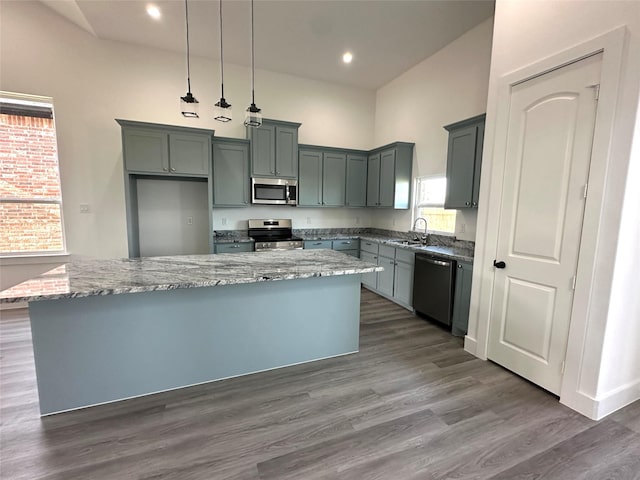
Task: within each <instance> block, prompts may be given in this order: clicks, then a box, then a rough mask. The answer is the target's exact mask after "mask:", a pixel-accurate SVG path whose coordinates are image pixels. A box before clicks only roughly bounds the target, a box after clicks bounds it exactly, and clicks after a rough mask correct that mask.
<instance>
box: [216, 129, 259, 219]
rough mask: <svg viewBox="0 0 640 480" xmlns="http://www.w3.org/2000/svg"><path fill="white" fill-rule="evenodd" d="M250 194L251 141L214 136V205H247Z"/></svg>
mask: <svg viewBox="0 0 640 480" xmlns="http://www.w3.org/2000/svg"><path fill="white" fill-rule="evenodd" d="M249 194H250V187H249V141H248V140H241V139H237V138H221V137H217V138H214V140H213V206H215V207H246V206H248V205H249V202H250V199H249Z"/></svg>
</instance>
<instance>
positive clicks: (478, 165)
mask: <svg viewBox="0 0 640 480" xmlns="http://www.w3.org/2000/svg"><path fill="white" fill-rule="evenodd" d="M483 146H484V122H482V123H481V124H480V125H478V137H477V138H476V159H475V162H474V163H473V195H472V196H471V206H472V207H475V208H478V197H479V196H480V172H481V171H482V148H483Z"/></svg>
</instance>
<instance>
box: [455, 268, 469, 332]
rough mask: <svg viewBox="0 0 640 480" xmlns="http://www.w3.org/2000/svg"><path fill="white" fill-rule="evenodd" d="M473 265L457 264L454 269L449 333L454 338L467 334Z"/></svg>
mask: <svg viewBox="0 0 640 480" xmlns="http://www.w3.org/2000/svg"><path fill="white" fill-rule="evenodd" d="M472 275H473V264H472V263H469V262H458V266H457V268H456V281H455V291H454V294H453V319H452V328H451V333H452V334H453V335H456V336H461V337H462V336H464V335H466V334H467V326H468V323H469V304H470V303H471V277H472Z"/></svg>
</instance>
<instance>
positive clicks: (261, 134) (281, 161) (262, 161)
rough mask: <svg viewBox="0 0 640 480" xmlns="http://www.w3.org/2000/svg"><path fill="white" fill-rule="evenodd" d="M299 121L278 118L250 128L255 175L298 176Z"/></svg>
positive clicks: (252, 173)
mask: <svg viewBox="0 0 640 480" xmlns="http://www.w3.org/2000/svg"><path fill="white" fill-rule="evenodd" d="M299 128H300V124H299V123H293V122H283V121H278V120H268V119H265V120H263V121H262V125H261V126H259V127H257V128H255V127H247V138H248V139H249V141H250V142H251V175H252V176H254V177H279V178H297V177H298V129H299Z"/></svg>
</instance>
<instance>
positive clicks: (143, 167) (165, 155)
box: [116, 119, 214, 258]
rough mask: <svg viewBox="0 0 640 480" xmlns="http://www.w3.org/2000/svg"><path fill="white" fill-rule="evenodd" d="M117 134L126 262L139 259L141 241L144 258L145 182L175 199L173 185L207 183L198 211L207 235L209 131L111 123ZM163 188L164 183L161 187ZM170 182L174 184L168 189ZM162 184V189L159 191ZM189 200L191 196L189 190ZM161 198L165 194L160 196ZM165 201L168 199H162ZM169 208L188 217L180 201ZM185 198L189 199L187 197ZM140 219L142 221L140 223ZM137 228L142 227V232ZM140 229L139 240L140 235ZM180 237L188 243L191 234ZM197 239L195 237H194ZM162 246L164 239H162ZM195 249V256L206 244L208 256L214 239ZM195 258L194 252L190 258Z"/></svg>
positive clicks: (210, 203)
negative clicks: (142, 195)
mask: <svg viewBox="0 0 640 480" xmlns="http://www.w3.org/2000/svg"><path fill="white" fill-rule="evenodd" d="M116 122H117V123H118V124H119V125H120V127H121V132H122V157H123V167H124V169H123V170H124V171H123V173H124V195H125V214H126V221H127V243H128V249H129V257H132V258H133V257H139V256H140V255H141V235H142V237H143V240H142V243H143V248H142V250H143V252H142V253H145V248H148V245H146V246H145V245H144V243H145V240H144V238H146V237H145V232H146V230H145V227H144V225H145V221H146V220H145V218H147V217H148V209H147V210H145V208H143V207H141V205H143V204H141V203H140V198H139V195H140V192H141V191H144V192H146V193H145V195H148V194H150V193H149V192H150V191H151V190H149V188H148V187H149V185H150V183H149V182H160V183H156V187H154V188H159V189H160V190H165V189H166V192H171V195H177V194H176V192H177V191H178V190H176V188H175V187H176V185H177V183H176V182H191V181H193V182H195V183H194V185H195V184H201V183H205V182H206V188H205V189H204V190H202V189H198V191H203V192H204V193H205V195H206V198H207V199H205V197H204V196H203V197H202V198H203V203H202V209H207V210H208V213H207V217H208V218H209V221H208V226H207V227H206V228H203V229H202V231H203V232H207V231H208V232H211V228H212V225H211V208H212V203H213V198H212V194H211V192H212V178H211V171H212V168H211V164H212V161H211V159H212V145H211V143H212V138H213V134H214V132H213V130H207V129H202V128H191V127H182V126H175V125H162V124H155V123H147V122H136V121H131V120H122V119H116ZM165 182H166V183H165ZM172 182H173V183H172ZM165 184H166V187H163V185H165ZM189 191H190V194H191V193H193V192H194V191H195V190H193V189H189ZM163 193H164V192H163ZM164 198H168V197H167V196H165V197H164ZM176 198H177V199H176V201H175V202H174V204H173V205H172V208H175V210H176V211H181V212H182V213H184V214H185V215H187V216H190V214H189V213H188V212H187V210H188V207H185V206H184V205H183V204H182V200H183V198H182V197H180V198H178V197H176ZM189 198H192V197H190V196H189ZM141 217H142V220H141ZM141 225H142V227H141ZM141 228H142V234H141ZM187 228H189V229H190V230H184V231H181V232H180V235H183V237H182V238H188V237H190V235H191V233H190V232H191V231H193V227H192V226H191V225H189V227H187ZM198 235H199V234H198ZM163 240H164V239H163ZM194 241H195V242H196V243H197V244H198V248H197V250H198V253H202V252H199V250H200V247H201V244H202V243H205V242H208V244H209V252H213V237H212V236H209V239H208V240H206V237H204V239H203V238H200V239H196V240H194ZM175 248H176V249H177V251H178V253H184V251H183V249H182V247H177V246H176V247H175ZM194 253H195V252H194Z"/></svg>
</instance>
